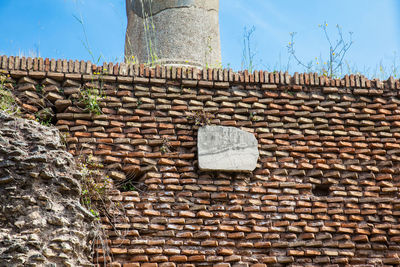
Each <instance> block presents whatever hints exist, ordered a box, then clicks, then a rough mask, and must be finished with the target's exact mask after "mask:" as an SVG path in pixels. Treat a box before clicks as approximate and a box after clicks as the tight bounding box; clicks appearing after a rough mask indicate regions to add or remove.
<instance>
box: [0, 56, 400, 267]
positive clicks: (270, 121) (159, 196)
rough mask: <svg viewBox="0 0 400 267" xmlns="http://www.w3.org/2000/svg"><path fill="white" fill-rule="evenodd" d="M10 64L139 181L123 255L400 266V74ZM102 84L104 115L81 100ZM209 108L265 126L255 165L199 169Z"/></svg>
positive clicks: (247, 125) (28, 106)
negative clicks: (237, 170)
mask: <svg viewBox="0 0 400 267" xmlns="http://www.w3.org/2000/svg"><path fill="white" fill-rule="evenodd" d="M0 66H1V67H2V69H3V70H5V71H6V73H8V74H10V76H11V78H10V79H11V82H14V84H13V85H12V86H11V87H12V88H13V89H12V90H13V91H14V92H15V94H16V95H17V96H18V97H19V98H20V99H21V102H22V104H23V108H24V109H25V110H30V111H34V112H37V111H40V109H43V107H48V106H50V107H52V108H53V110H54V112H55V113H56V119H54V123H55V124H56V125H57V127H58V128H59V129H60V131H63V132H66V133H69V137H68V139H67V141H68V149H69V151H70V152H71V153H72V154H74V155H78V154H80V153H86V154H87V153H93V154H94V155H95V157H96V158H98V159H100V160H102V161H103V162H104V164H105V165H106V168H107V169H108V174H109V175H110V177H112V178H113V180H114V181H115V183H116V184H117V183H122V182H123V181H124V180H125V179H127V178H128V179H132V180H133V181H134V182H135V186H136V191H127V192H116V194H115V195H113V196H112V197H113V198H114V199H115V200H119V201H121V203H123V205H124V206H125V209H126V212H127V215H128V218H127V220H125V221H121V223H119V224H117V229H118V230H126V231H127V234H126V235H125V236H124V237H123V238H119V237H117V236H116V235H115V231H114V230H113V229H112V228H111V227H109V228H110V232H109V234H110V237H109V240H110V241H109V242H110V244H111V249H112V252H113V255H114V257H113V259H112V261H113V262H114V265H113V266H124V267H128V266H212V265H216V266H267V265H268V266H321V265H325V266H344V265H347V264H349V265H364V266H365V265H367V266H395V265H398V264H400V258H399V254H400V244H399V243H400V223H399V215H400V201H399V195H398V194H399V180H400V176H399V174H400V169H399V167H400V155H399V154H400V138H399V137H400V122H399V119H400V97H399V92H400V82H399V80H393V79H392V78H391V79H389V80H388V81H384V82H382V81H379V80H368V79H366V78H365V77H363V76H354V75H351V76H346V77H344V78H343V79H328V78H326V77H323V76H322V77H321V76H318V75H317V74H297V73H295V74H294V75H293V76H291V75H288V74H285V73H268V72H258V71H257V72H254V73H253V74H249V73H247V72H242V73H234V72H232V71H228V70H217V69H207V70H203V71H201V70H196V69H187V68H166V67H159V66H157V67H155V68H146V67H144V66H143V65H142V66H136V65H135V66H134V65H125V64H121V65H112V64H104V65H103V66H102V67H97V66H92V65H91V64H90V63H89V62H77V61H76V62H73V61H61V60H59V61H56V60H47V59H46V60H42V59H20V58H13V57H8V58H7V57H2V58H1V62H0ZM37 85H45V86H44V87H43V86H42V87H40V88H41V92H40V94H39V92H36V91H37V87H38V86H37ZM88 88H101V90H102V91H103V92H104V95H105V96H106V97H105V98H104V99H102V100H101V111H102V112H101V114H99V115H95V114H90V113H89V112H88V111H87V107H86V106H85V105H82V103H80V101H79V92H80V91H82V90H87V89H88ZM196 114H197V115H196ZM209 114H210V116H211V115H212V116H213V118H212V119H211V121H210V123H211V124H214V125H225V126H235V127H239V128H241V129H243V130H246V131H248V132H251V133H254V135H255V137H256V138H257V140H258V144H259V151H260V157H259V160H258V165H257V168H256V170H255V171H254V172H252V173H248V174H246V173H242V174H232V173H224V172H200V171H199V170H198V168H197V155H196V150H197V148H196V141H197V139H196V135H197V129H198V127H199V125H196V123H195V119H196V118H197V119H198V122H202V119H203V118H204V115H209ZM193 118H194V119H193ZM138 169H140V171H136V172H135V173H136V174H137V175H136V176H132V175H131V174H132V172H133V171H132V170H138ZM106 227H108V226H106ZM98 260H100V261H102V260H109V259H103V258H101V257H99V258H98Z"/></svg>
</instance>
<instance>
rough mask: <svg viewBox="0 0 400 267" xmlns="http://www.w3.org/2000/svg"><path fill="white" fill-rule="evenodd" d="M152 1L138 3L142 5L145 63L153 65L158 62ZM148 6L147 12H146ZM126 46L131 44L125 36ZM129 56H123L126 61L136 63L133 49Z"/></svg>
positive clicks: (143, 0)
mask: <svg viewBox="0 0 400 267" xmlns="http://www.w3.org/2000/svg"><path fill="white" fill-rule="evenodd" d="M152 2H153V0H140V4H141V6H142V18H143V30H144V38H145V45H146V50H147V62H146V65H149V66H155V65H156V64H157V62H158V59H159V58H158V56H157V38H156V27H155V25H154V21H153V11H152ZM146 7H149V8H148V10H149V13H147V12H146V10H147V8H146ZM126 41H127V43H128V47H129V48H131V47H132V46H133V44H132V40H130V38H129V37H128V36H127V40H126ZM129 54H131V56H130V57H127V58H125V61H126V62H127V63H132V64H137V63H140V62H138V60H137V58H136V56H135V55H134V53H133V51H130V53H129Z"/></svg>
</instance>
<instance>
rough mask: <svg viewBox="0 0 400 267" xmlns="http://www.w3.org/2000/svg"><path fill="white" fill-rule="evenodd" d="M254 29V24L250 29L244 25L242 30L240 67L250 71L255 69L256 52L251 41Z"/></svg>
mask: <svg viewBox="0 0 400 267" xmlns="http://www.w3.org/2000/svg"><path fill="white" fill-rule="evenodd" d="M255 30H256V28H255V27H254V26H252V27H251V28H250V29H248V28H247V27H245V28H244V30H243V51H242V69H243V70H245V69H247V70H248V71H249V72H250V73H252V72H253V71H254V69H255V57H256V53H255V52H254V49H253V41H252V38H253V34H254V32H255Z"/></svg>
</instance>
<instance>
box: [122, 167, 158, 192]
mask: <svg viewBox="0 0 400 267" xmlns="http://www.w3.org/2000/svg"><path fill="white" fill-rule="evenodd" d="M154 170H155V171H156V172H157V169H156V168H155V166H146V167H142V168H140V167H137V166H135V167H133V168H129V167H128V168H124V173H125V175H126V179H125V180H123V181H120V182H118V183H115V185H116V187H117V188H118V190H120V191H121V192H128V191H140V192H142V191H145V190H146V189H147V185H145V184H144V181H143V179H144V178H145V175H146V173H147V172H149V171H154Z"/></svg>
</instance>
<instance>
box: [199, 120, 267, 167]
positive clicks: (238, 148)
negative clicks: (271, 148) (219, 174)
mask: <svg viewBox="0 0 400 267" xmlns="http://www.w3.org/2000/svg"><path fill="white" fill-rule="evenodd" d="M257 145H258V143H257V139H256V138H255V137H254V135H253V134H252V133H249V132H246V131H243V130H240V129H237V128H234V127H225V126H204V127H201V128H199V131H198V136H197V149H198V160H199V168H200V170H205V171H234V172H241V171H253V170H254V169H255V168H256V165H257V160H258V156H259V152H258V147H257Z"/></svg>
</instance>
